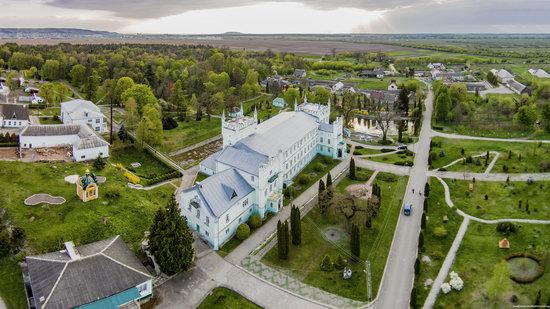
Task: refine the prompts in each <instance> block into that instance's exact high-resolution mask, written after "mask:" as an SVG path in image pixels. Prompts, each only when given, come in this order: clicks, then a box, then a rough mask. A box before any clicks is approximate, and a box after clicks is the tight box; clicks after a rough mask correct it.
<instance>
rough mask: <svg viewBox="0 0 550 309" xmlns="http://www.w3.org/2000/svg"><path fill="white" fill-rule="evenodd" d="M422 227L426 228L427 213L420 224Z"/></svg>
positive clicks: (423, 214)
mask: <svg viewBox="0 0 550 309" xmlns="http://www.w3.org/2000/svg"><path fill="white" fill-rule="evenodd" d="M420 227H421V228H423V229H424V228H426V214H425V213H422V221H421V223H420Z"/></svg>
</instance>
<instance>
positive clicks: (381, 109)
mask: <svg viewBox="0 0 550 309" xmlns="http://www.w3.org/2000/svg"><path fill="white" fill-rule="evenodd" d="M372 115H373V117H374V119H375V120H376V123H377V124H378V126H379V127H380V130H382V140H383V141H385V140H386V138H387V135H388V130H389V128H390V124H391V122H392V121H393V120H394V119H395V116H396V115H395V112H394V111H393V110H391V109H390V106H389V104H388V103H386V104H384V103H382V102H381V101H377V102H376V103H374V105H373V111H372Z"/></svg>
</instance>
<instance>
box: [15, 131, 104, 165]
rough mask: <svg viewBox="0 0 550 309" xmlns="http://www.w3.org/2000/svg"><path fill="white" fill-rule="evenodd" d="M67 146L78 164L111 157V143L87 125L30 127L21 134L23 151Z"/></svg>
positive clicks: (20, 145) (20, 141) (20, 142)
mask: <svg viewBox="0 0 550 309" xmlns="http://www.w3.org/2000/svg"><path fill="white" fill-rule="evenodd" d="M67 146H68V147H70V148H71V149H72V152H71V153H72V157H73V159H74V160H75V161H77V162H80V161H88V160H94V159H96V158H97V157H102V158H107V157H108V156H109V143H107V142H106V141H105V140H104V139H103V138H102V137H101V136H99V135H98V134H97V133H95V132H94V131H93V130H92V129H91V128H90V127H89V126H87V125H85V124H70V125H66V124H51V125H29V126H26V127H24V128H23V129H21V131H20V133H19V147H20V148H21V149H34V148H58V147H67Z"/></svg>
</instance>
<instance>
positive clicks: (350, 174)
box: [349, 158, 356, 180]
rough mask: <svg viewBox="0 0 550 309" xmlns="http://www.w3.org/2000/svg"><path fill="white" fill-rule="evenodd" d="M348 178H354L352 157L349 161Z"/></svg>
mask: <svg viewBox="0 0 550 309" xmlns="http://www.w3.org/2000/svg"><path fill="white" fill-rule="evenodd" d="M349 178H350V179H351V180H355V179H356V175H355V160H354V159H353V158H351V161H350V162H349Z"/></svg>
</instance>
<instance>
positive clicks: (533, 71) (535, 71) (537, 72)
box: [528, 69, 550, 78]
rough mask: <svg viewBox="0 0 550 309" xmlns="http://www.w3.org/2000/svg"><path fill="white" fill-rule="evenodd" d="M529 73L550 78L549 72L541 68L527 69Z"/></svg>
mask: <svg viewBox="0 0 550 309" xmlns="http://www.w3.org/2000/svg"><path fill="white" fill-rule="evenodd" d="M528 71H529V73H530V74H531V75H533V76H535V77H538V78H550V74H548V72H546V71H545V70H543V69H529V70H528Z"/></svg>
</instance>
